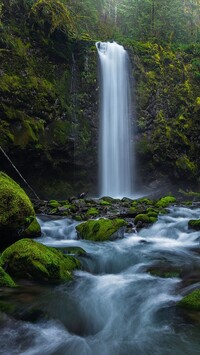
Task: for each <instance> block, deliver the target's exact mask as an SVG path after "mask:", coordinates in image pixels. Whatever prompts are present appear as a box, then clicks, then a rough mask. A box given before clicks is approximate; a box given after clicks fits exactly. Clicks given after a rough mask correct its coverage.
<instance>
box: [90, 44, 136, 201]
mask: <svg viewBox="0 0 200 355" xmlns="http://www.w3.org/2000/svg"><path fill="white" fill-rule="evenodd" d="M96 46H97V50H98V53H99V58H100V68H101V85H102V88H101V127H100V166H99V174H100V195H101V196H111V197H123V196H127V197H128V196H129V197H131V195H132V193H133V191H132V185H133V173H132V170H133V165H132V153H133V152H132V151H131V150H132V149H131V124H130V118H131V104H130V102H131V100H130V79H129V61H128V55H127V52H126V51H125V49H124V48H123V47H122V46H120V45H118V44H117V43H115V42H113V43H109V42H106V43H104V42H98V43H97V44H96Z"/></svg>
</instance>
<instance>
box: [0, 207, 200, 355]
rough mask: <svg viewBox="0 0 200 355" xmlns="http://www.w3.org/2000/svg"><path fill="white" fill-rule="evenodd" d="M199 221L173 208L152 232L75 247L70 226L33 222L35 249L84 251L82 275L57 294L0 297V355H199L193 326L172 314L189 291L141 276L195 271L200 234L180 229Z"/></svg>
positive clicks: (41, 289)
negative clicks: (37, 229)
mask: <svg viewBox="0 0 200 355" xmlns="http://www.w3.org/2000/svg"><path fill="white" fill-rule="evenodd" d="M199 215H200V209H197V208H196V209H190V208H179V207H174V208H171V209H170V212H169V214H168V215H163V216H160V218H159V220H158V222H157V223H155V224H154V225H153V226H152V227H150V228H148V229H143V230H141V231H140V232H139V233H134V232H133V233H132V234H129V235H126V236H125V238H123V239H120V240H116V241H113V242H103V243H97V242H90V241H84V240H77V239H76V233H75V225H76V224H77V223H76V222H73V221H70V220H67V219H59V220H48V219H45V218H40V219H39V221H40V224H41V226H42V231H43V236H42V237H41V238H40V239H39V241H40V242H41V243H44V244H46V245H51V246H56V247H59V248H65V249H66V248H67V247H69V246H80V247H82V248H84V249H85V250H86V251H87V253H88V254H87V256H85V257H81V261H82V263H83V266H84V271H76V272H75V279H74V281H73V282H70V283H66V284H63V285H60V286H48V287H47V286H39V285H29V284H24V286H23V287H21V288H20V289H17V290H14V291H11V290H8V291H4V292H1V295H0V304H1V305H2V302H3V304H4V306H5V314H1V317H0V330H1V331H0V353H1V354H13V355H14V354H15V355H16V354H24V355H33V354H38V355H40V354H44V355H50V354H55V355H66V354H69V355H94V354H95V355H102V354H103V355H133V354H134V355H140V354H141V355H143V354H144V355H146V354H149V355H152V354H158V355H160V354H162V355H167V354H174V355H177V354H178V355H179V354H188V355H189V354H190V355H191V354H199V353H200V347H199V345H200V339H199V331H200V326H199V325H198V324H193V323H192V322H191V321H190V320H188V319H186V318H185V317H183V314H182V311H180V310H179V311H178V310H177V309H176V307H175V304H176V302H177V301H178V300H180V299H181V298H182V297H183V295H184V294H185V293H186V291H188V290H190V289H191V290H192V289H193V286H192V285H190V284H189V283H187V282H186V283H185V284H184V283H183V282H182V280H181V279H179V278H177V277H175V278H162V277H158V276H152V275H150V274H149V272H148V271H147V270H148V268H149V267H152V266H155V265H167V266H168V267H169V266H170V267H172V268H176V269H177V268H181V269H182V270H185V272H188V273H190V272H192V271H194V270H196V271H197V270H200V257H199V246H200V245H199V241H200V232H194V231H191V230H188V228H187V223H188V220H189V219H191V218H194V219H196V218H199ZM6 305H7V307H6ZM10 308H11V309H10ZM15 308H16V309H15ZM8 314H14V315H15V316H14V317H13V316H12V315H8Z"/></svg>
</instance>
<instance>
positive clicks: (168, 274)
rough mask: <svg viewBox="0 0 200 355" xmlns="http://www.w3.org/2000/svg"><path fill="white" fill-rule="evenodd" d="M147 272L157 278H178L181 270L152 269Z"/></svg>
mask: <svg viewBox="0 0 200 355" xmlns="http://www.w3.org/2000/svg"><path fill="white" fill-rule="evenodd" d="M148 272H149V273H150V274H151V275H152V276H158V277H163V278H174V277H180V275H181V272H182V270H179V269H167V268H154V267H152V268H149V269H148Z"/></svg>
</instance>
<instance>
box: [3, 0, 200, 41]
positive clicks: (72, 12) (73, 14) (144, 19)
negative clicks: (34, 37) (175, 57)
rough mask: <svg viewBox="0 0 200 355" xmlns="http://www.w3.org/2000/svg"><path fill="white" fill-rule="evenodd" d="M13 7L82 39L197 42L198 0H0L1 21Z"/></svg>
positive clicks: (199, 33)
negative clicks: (123, 37)
mask: <svg viewBox="0 0 200 355" xmlns="http://www.w3.org/2000/svg"><path fill="white" fill-rule="evenodd" d="M16 9H18V10H19V9H20V11H21V14H22V15H23V13H26V16H27V13H28V14H29V15H30V14H31V13H33V12H34V14H35V15H36V17H37V18H38V19H39V20H40V22H42V21H44V22H46V23H47V22H48V23H49V26H50V31H54V30H55V29H56V28H60V29H61V30H63V31H65V30H66V28H67V29H68V31H69V33H70V34H73V35H74V36H76V37H78V38H83V39H98V37H99V36H100V37H101V38H102V37H105V38H107V39H109V38H110V39H112V37H113V38H118V37H120V36H125V37H126V38H129V39H131V40H137V41H138V40H139V41H149V40H151V41H152V40H154V41H155V42H158V43H161V42H163V41H165V42H179V43H191V42H193V43H197V42H199V41H200V0H167V1H166V0H97V1H93V0H78V1H77V0H0V20H1V19H2V17H3V16H4V15H6V14H8V13H10V14H11V13H15V11H16ZM45 17H46V18H45ZM47 17H48V19H47ZM27 20H28V19H27Z"/></svg>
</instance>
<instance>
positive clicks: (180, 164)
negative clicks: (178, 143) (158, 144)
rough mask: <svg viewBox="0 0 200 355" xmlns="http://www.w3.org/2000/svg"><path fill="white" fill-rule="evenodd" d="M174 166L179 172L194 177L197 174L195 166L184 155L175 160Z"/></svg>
mask: <svg viewBox="0 0 200 355" xmlns="http://www.w3.org/2000/svg"><path fill="white" fill-rule="evenodd" d="M176 166H177V168H178V169H179V170H180V171H181V172H184V173H186V174H190V175H192V176H195V174H196V172H197V165H196V164H195V163H194V162H192V161H191V160H190V159H189V157H188V156H187V155H186V154H184V155H181V156H180V157H179V158H178V159H177V160H176Z"/></svg>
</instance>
